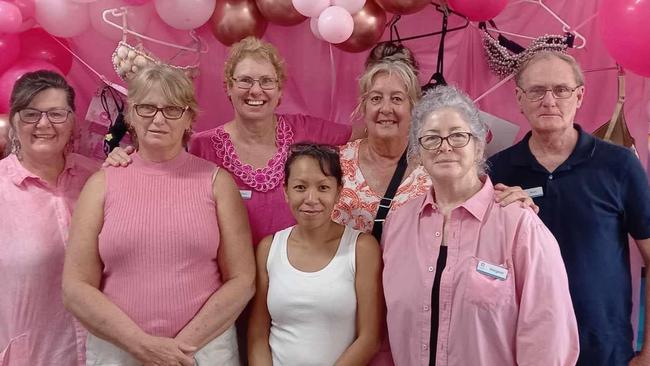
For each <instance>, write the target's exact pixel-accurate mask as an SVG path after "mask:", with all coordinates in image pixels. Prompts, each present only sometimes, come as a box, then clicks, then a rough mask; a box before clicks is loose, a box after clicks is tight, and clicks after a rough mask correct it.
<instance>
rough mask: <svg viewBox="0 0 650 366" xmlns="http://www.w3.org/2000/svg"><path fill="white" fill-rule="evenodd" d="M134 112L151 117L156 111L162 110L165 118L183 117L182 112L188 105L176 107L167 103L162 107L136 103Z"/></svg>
mask: <svg viewBox="0 0 650 366" xmlns="http://www.w3.org/2000/svg"><path fill="white" fill-rule="evenodd" d="M134 107H135V113H136V114H137V115H138V116H140V117H143V118H153V117H154V116H155V115H156V114H157V113H158V112H162V115H163V117H165V118H166V119H170V120H174V119H179V118H181V117H183V113H185V111H186V110H187V109H188V108H189V107H178V106H175V105H167V106H164V107H160V108H159V107H157V106H155V105H151V104H136V105H134Z"/></svg>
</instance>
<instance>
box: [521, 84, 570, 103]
mask: <svg viewBox="0 0 650 366" xmlns="http://www.w3.org/2000/svg"><path fill="white" fill-rule="evenodd" d="M581 86H582V85H578V86H576V87H575V88H571V87H568V86H565V85H555V86H553V87H552V88H547V87H545V86H534V87H532V88H529V89H525V90H524V89H521V88H519V89H521V91H523V92H524V95H526V99H528V100H530V101H531V102H537V101H540V100H542V99H544V97H545V96H546V93H547V92H549V91H550V92H551V94H553V97H555V99H567V98H570V97H571V96H572V95H573V92H574V91H576V90H577V89H578V88H579V87H581Z"/></svg>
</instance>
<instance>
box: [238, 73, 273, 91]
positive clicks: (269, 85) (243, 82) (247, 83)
mask: <svg viewBox="0 0 650 366" xmlns="http://www.w3.org/2000/svg"><path fill="white" fill-rule="evenodd" d="M232 80H233V81H234V82H235V85H236V86H237V87H238V88H240V89H250V88H252V87H253V85H255V83H258V84H260V88H262V89H264V90H273V89H275V88H276V87H277V86H278V79H274V78H272V77H268V76H263V77H261V78H259V79H253V78H252V77H249V76H242V77H239V78H235V77H233V78H232Z"/></svg>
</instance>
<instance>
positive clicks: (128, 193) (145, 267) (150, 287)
mask: <svg viewBox="0 0 650 366" xmlns="http://www.w3.org/2000/svg"><path fill="white" fill-rule="evenodd" d="M217 169H218V168H217V167H216V165H214V164H213V163H210V162H208V161H206V160H203V159H200V158H197V157H195V156H192V155H190V154H188V153H186V152H184V151H183V152H181V153H180V154H179V155H178V156H177V157H176V158H174V159H172V160H170V161H167V162H163V163H152V162H148V161H144V160H143V159H142V158H140V156H138V154H134V155H133V163H132V164H131V165H130V166H129V167H127V168H107V169H106V199H105V204H104V226H103V228H102V231H101V233H100V235H99V254H100V257H101V260H102V262H103V264H104V270H103V274H102V284H101V287H100V290H102V292H103V293H104V294H105V295H106V296H107V297H108V298H109V299H110V300H111V301H112V302H113V303H115V304H116V305H117V306H118V307H119V308H120V309H122V311H124V312H125V313H126V314H127V315H128V316H129V317H130V318H131V319H132V320H133V321H135V323H136V324H138V326H140V328H142V329H143V330H144V331H145V332H147V333H148V334H151V335H155V336H162V337H174V336H175V335H176V334H177V333H178V332H179V331H180V330H181V329H183V327H184V326H185V325H186V324H187V323H188V322H189V321H190V320H191V319H192V318H193V317H194V316H195V315H196V313H197V312H198V311H199V310H200V309H201V307H202V306H203V304H204V303H205V302H206V300H207V299H208V298H209V297H210V296H211V295H212V294H213V293H214V292H215V291H216V290H217V289H218V288H219V287H220V286H221V275H220V272H219V268H218V265H217V249H218V247H219V226H218V224H217V214H216V206H215V201H214V199H213V195H212V180H213V175H214V174H215V172H216V170H217Z"/></svg>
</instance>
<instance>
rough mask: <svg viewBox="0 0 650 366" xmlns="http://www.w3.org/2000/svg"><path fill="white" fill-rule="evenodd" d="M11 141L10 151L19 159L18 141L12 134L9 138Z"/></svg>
mask: <svg viewBox="0 0 650 366" xmlns="http://www.w3.org/2000/svg"><path fill="white" fill-rule="evenodd" d="M10 142H11V153H12V154H14V155H16V156H17V157H18V158H19V159H20V141H18V139H17V138H16V136H14V135H13V134H12V136H11V138H10Z"/></svg>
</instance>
